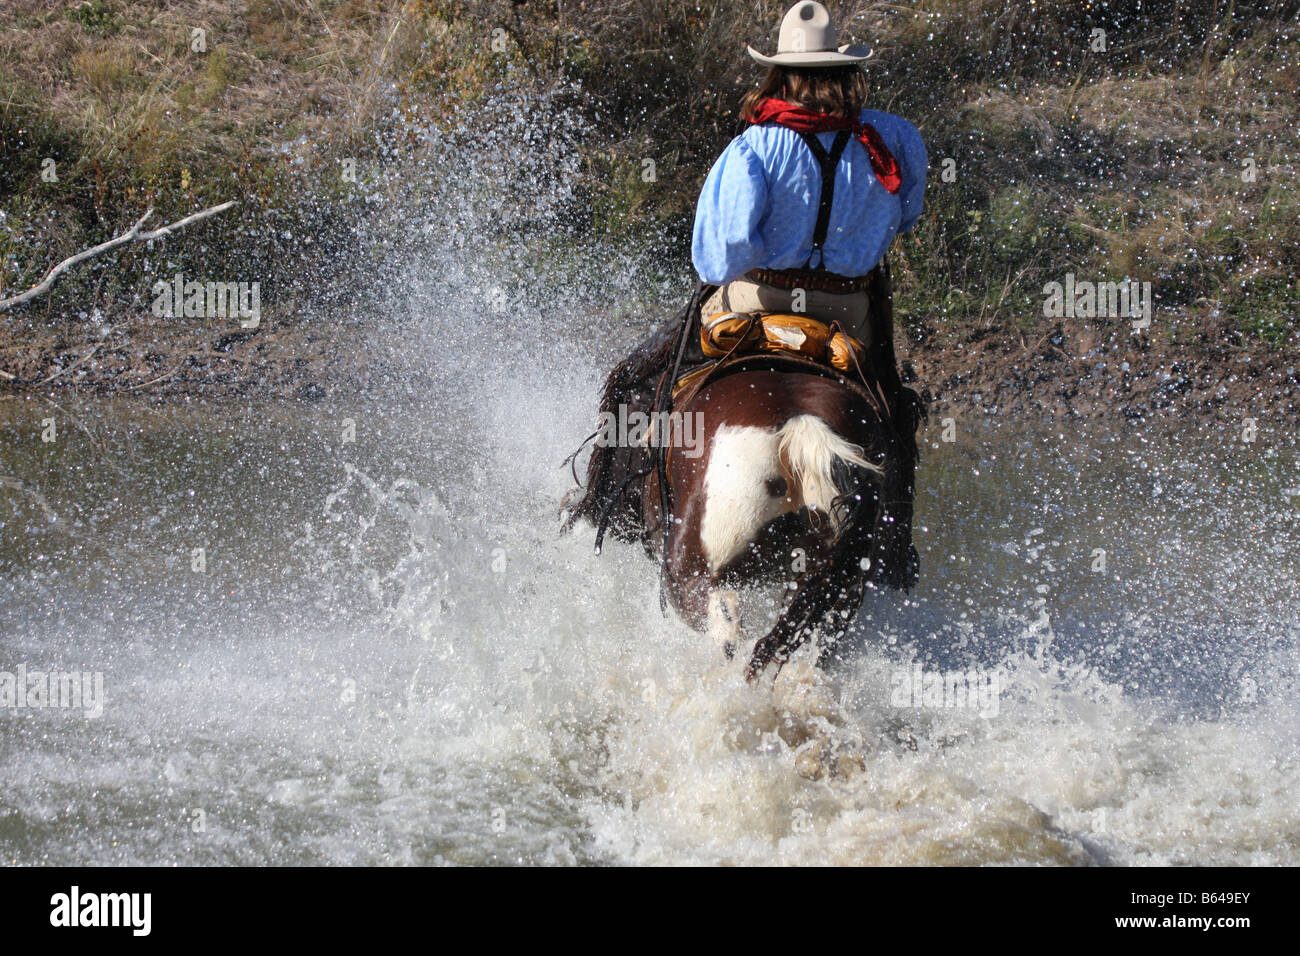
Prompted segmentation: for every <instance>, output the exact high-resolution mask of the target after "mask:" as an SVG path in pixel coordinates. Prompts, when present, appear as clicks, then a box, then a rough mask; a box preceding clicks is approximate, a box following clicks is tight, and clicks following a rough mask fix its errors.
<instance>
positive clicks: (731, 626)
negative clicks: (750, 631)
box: [708, 587, 741, 659]
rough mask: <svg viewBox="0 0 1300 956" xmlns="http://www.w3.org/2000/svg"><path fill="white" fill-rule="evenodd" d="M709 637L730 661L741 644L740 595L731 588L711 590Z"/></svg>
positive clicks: (714, 588)
mask: <svg viewBox="0 0 1300 956" xmlns="http://www.w3.org/2000/svg"><path fill="white" fill-rule="evenodd" d="M708 633H709V637H711V638H713V642H714V643H715V644H717V645H718V646H719V647H721V648H722V653H724V654H726V655H727V658H728V659H730V658H731V656H732V655H733V654H734V653H735V652H736V645H737V644H739V643H740V637H741V632H740V595H739V594H738V593H737V592H736V591H733V590H732V589H731V588H722V587H713V588H711V589H710V590H709V628H708Z"/></svg>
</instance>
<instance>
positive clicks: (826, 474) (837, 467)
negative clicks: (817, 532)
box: [776, 415, 884, 532]
mask: <svg viewBox="0 0 1300 956" xmlns="http://www.w3.org/2000/svg"><path fill="white" fill-rule="evenodd" d="M776 437H777V443H778V445H777V447H778V448H779V449H780V455H781V464H782V465H783V466H784V467H785V469H786V471H787V472H788V473H789V475H790V477H791V478H792V479H793V484H794V487H795V488H796V489H797V490H798V492H799V498H800V500H802V502H803V504H804V505H805V506H807V507H808V508H810V509H816V510H817V511H820V512H821V513H822V514H824V515H827V516H828V517H829V518H830V521H831V527H832V528H834V529H835V530H836V532H838V531H839V529H840V526H841V523H842V521H843V519H844V509H843V508H841V507H837V506H836V501H837V500H839V498H840V497H841V496H842V495H843V493H844V491H845V490H847V489H848V488H849V487H851V486H853V485H856V482H855V481H853V472H854V470H855V469H857V470H863V471H867V472H871V473H874V474H875V475H877V476H883V474H884V472H883V471H882V469H881V468H880V466H879V465H873V464H872V463H871V462H869V461H867V460H866V458H864V457H863V454H864V452H863V450H862V448H861V447H860V446H858V445H855V444H853V443H852V442H851V441H849V440H847V439H846V438H843V437H841V436H839V435H837V434H835V432H833V431H832V430H831V427H830V426H829V425H827V424H826V422H824V421H822V419H820V418H818V417H817V416H816V415H797V416H795V417H794V418H792V419H790V420H789V421H788V422H786V423H785V424H784V425H783V426H781V430H780V431H778V432H777V436H776Z"/></svg>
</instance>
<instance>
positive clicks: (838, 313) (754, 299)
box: [700, 278, 871, 347]
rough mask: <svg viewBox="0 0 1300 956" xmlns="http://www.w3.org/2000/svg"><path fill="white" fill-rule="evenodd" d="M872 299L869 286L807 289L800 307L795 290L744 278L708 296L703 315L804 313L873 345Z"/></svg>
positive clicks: (702, 308) (705, 319) (702, 316)
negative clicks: (847, 289) (848, 289)
mask: <svg viewBox="0 0 1300 956" xmlns="http://www.w3.org/2000/svg"><path fill="white" fill-rule="evenodd" d="M870 303H871V297H870V296H869V295H868V294H867V293H866V291H865V290H864V291H862V292H845V293H838V292H823V291H821V290H819V289H804V290H803V308H802V309H796V308H794V306H795V305H796V304H797V303H796V302H795V291H794V290H790V289H778V288H777V287H776V286H771V285H768V284H767V283H766V282H755V281H754V280H753V279H743V278H742V279H736V280H734V281H733V282H729V283H728V284H727V285H725V286H722V287H721V288H720V289H718V291H717V292H715V293H713V295H711V296H709V298H707V299H705V300H704V304H703V306H702V307H701V309H700V315H701V318H702V319H703V321H705V322H708V321H709V318H710V317H711V316H713V315H716V314H717V313H719V312H792V313H795V314H799V313H802V314H803V315H808V316H811V317H812V318H814V319H820V320H821V321H823V322H825V323H827V324H830V323H831V322H835V321H838V322H839V323H840V327H841V328H843V329H844V330H845V331H846V332H848V333H849V334H850V335H852V336H854V337H856V338H857V339H858V341H860V342H861V343H862V344H863V345H865V346H868V347H870V345H871V328H870V325H869V323H868V322H867V312H868V309H869V308H870Z"/></svg>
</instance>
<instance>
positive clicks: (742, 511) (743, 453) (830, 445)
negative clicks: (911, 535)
mask: <svg viewBox="0 0 1300 956" xmlns="http://www.w3.org/2000/svg"><path fill="white" fill-rule="evenodd" d="M836 460H839V461H843V462H845V463H846V464H850V465H855V466H857V467H860V468H865V469H867V470H869V471H872V472H875V473H877V474H880V472H881V469H880V468H879V466H877V465H873V464H872V463H871V462H869V461H867V460H866V458H864V457H863V450H862V448H861V447H859V446H858V445H855V444H853V443H852V442H850V441H848V440H847V439H845V438H843V437H841V436H840V435H837V434H836V433H835V432H833V431H832V430H831V427H830V426H829V425H827V424H826V423H825V422H824V421H822V420H821V419H820V418H818V417H817V416H816V415H797V416H795V417H794V418H792V419H790V420H789V421H788V422H786V423H785V424H784V425H782V426H781V428H780V429H779V430H773V429H770V428H754V427H736V426H732V425H723V426H722V427H721V428H719V429H718V431H717V433H716V434H715V435H714V436H713V447H712V449H711V450H710V452H709V466H708V470H707V471H706V472H705V475H704V518H703V520H702V521H701V522H700V543H701V544H702V545H703V547H704V556H705V558H706V559H707V560H708V562H709V570H710V571H711V572H712V573H714V574H716V573H717V572H718V571H720V570H721V569H722V568H724V567H726V566H727V563H728V562H730V561H731V560H732V559H733V558H735V557H736V556H737V555H738V554H740V553H741V552H742V551H743V550H744V549H745V547H746V546H747V545H748V544H749V543H750V542H751V541H752V540H753V539H754V536H755V535H757V534H758V532H759V530H761V529H762V527H763V526H764V525H766V524H767V523H768V522H769V521H771V520H772V519H773V518H776V517H778V516H779V515H782V514H785V513H786V512H788V511H796V510H798V509H799V508H802V507H807V508H808V509H810V511H811V512H820V513H821V514H824V515H826V516H828V517H829V518H830V521H831V529H832V530H834V529H835V526H836V523H837V522H836V515H835V513H834V509H833V508H832V504H833V502H834V501H835V499H836V498H837V497H838V496H839V495H840V493H841V491H842V489H840V488H838V487H836V485H835V476H834V470H833V468H834V464H835V462H836ZM778 476H780V477H783V478H785V479H786V482H787V487H788V494H786V495H784V496H780V497H774V496H773V495H772V491H771V486H770V485H769V481H770V480H771V479H773V478H776V477H778Z"/></svg>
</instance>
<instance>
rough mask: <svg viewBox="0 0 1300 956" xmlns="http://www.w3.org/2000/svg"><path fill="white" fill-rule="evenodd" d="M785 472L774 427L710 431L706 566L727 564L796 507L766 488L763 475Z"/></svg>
mask: <svg viewBox="0 0 1300 956" xmlns="http://www.w3.org/2000/svg"><path fill="white" fill-rule="evenodd" d="M784 474H785V472H784V470H783V469H782V468H781V455H780V438H779V436H778V432H777V431H776V430H775V429H771V428H752V427H737V426H733V425H723V426H722V427H721V428H719V429H718V431H717V433H716V434H714V436H713V445H712V448H711V449H710V451H709V466H708V470H707V471H706V472H705V474H704V519H703V520H702V521H701V522H700V544H701V545H703V547H704V556H705V558H706V559H707V560H708V562H709V570H710V571H712V572H713V573H715V574H716V573H717V572H718V571H719V570H721V569H722V568H724V567H726V565H727V562H729V561H731V560H732V559H733V558H734V557H736V555H738V554H740V553H741V551H743V550H744V549H745V547H746V545H748V544H749V542H750V541H751V540H753V537H754V535H755V534H757V533H758V531H759V529H760V528H762V527H763V526H764V525H765V524H767V523H768V522H769V521H771V520H772V519H773V518H776V517H777V516H778V515H782V514H784V513H785V512H787V511H793V510H795V507H796V505H795V504H794V503H793V502H792V501H790V500H789V498H774V497H772V494H771V493H770V492H769V491H768V486H767V480H768V479H769V478H772V477H775V476H778V475H784Z"/></svg>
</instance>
